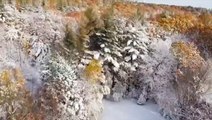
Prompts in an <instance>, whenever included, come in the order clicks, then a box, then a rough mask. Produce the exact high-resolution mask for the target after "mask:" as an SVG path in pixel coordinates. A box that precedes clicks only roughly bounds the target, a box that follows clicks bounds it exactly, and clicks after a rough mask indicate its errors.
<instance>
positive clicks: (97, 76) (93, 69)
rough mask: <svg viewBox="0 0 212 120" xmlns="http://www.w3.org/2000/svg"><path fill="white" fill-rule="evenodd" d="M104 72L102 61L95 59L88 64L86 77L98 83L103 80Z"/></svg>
mask: <svg viewBox="0 0 212 120" xmlns="http://www.w3.org/2000/svg"><path fill="white" fill-rule="evenodd" d="M102 72H103V68H102V65H101V63H100V61H98V60H95V59H94V60H91V62H90V63H89V64H88V65H87V66H86V68H85V71H84V74H85V78H86V79H88V80H89V81H91V82H92V83H96V82H98V81H100V80H101V75H102Z"/></svg>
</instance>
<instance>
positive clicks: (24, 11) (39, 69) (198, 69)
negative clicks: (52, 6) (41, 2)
mask: <svg viewBox="0 0 212 120" xmlns="http://www.w3.org/2000/svg"><path fill="white" fill-rule="evenodd" d="M114 5H115V4H114ZM124 6H125V7H128V9H126V10H130V9H132V7H135V5H134V4H132V6H131V5H129V6H128V5H127V4H126V5H124ZM113 7H115V6H113ZM116 7H118V8H122V7H123V5H121V3H118V4H116ZM111 8H112V7H111ZM118 8H116V9H118ZM77 10H78V11H79V14H77V13H76V14H73V15H72V17H73V16H74V15H75V16H77V17H79V19H80V18H81V17H82V16H81V14H80V12H81V11H84V10H85V9H84V8H83V9H80V8H78V9H77ZM95 10H96V11H93V10H92V9H91V8H89V9H87V12H86V10H85V12H83V15H85V17H87V19H86V20H85V21H80V20H81V19H80V20H79V21H80V22H82V23H83V22H85V24H80V23H78V22H79V21H77V20H75V21H74V20H73V18H68V17H67V16H68V15H70V14H68V15H66V16H64V14H63V13H62V12H59V11H48V10H46V9H45V8H42V7H37V8H30V7H28V8H27V7H20V8H18V9H17V8H16V7H14V6H12V5H4V6H3V7H2V8H1V11H0V35H1V38H0V41H1V43H0V51H1V54H0V70H1V71H2V70H4V69H5V68H20V69H21V71H22V72H23V77H24V80H25V83H26V88H27V90H29V91H30V94H31V95H32V96H31V97H32V98H33V100H32V101H33V102H34V101H36V103H37V104H36V105H37V106H38V107H39V109H38V111H39V112H41V113H44V114H43V115H42V117H44V119H47V120H54V119H55V120H57V119H60V120H67V119H70V120H99V119H100V117H101V113H102V111H103V106H102V99H103V97H105V98H106V99H109V100H113V101H120V100H122V99H124V98H135V99H137V104H139V105H144V104H145V103H146V102H147V101H148V100H150V99H151V100H154V101H155V102H156V103H157V104H158V105H159V107H160V109H161V114H162V115H163V116H164V117H165V118H167V119H173V120H174V119H176V120H178V119H179V120H181V119H188V120H196V119H197V117H199V119H211V116H210V115H209V113H210V112H211V107H210V104H211V63H210V62H208V64H209V65H208V64H206V63H207V62H206V61H205V59H203V57H202V56H201V55H200V53H199V52H198V49H197V48H196V47H195V44H190V42H189V40H188V39H189V38H188V37H187V36H184V35H182V34H180V33H173V32H170V31H168V32H165V31H164V30H163V29H162V28H159V27H157V26H156V25H155V24H154V23H153V22H149V21H148V20H141V21H140V19H137V20H135V21H133V20H132V21H131V20H129V19H127V16H125V17H121V16H113V17H112V18H111V19H110V21H108V22H111V21H112V24H111V25H112V27H111V26H110V27H108V28H107V27H106V26H107V25H104V24H105V23H104V20H102V18H101V17H100V14H101V12H102V11H100V10H99V8H96V9H95ZM113 10H115V8H114V9H113ZM113 10H112V11H113ZM134 10H138V9H136V8H135V9H134ZM116 12H117V11H116ZM86 14H87V15H86ZM69 17H70V16H69ZM180 18H181V17H180ZM180 18H179V19H177V21H176V22H175V23H174V24H173V25H171V27H175V25H176V24H177V25H178V21H181V20H180ZM150 19H154V17H153V18H151V17H150ZM186 19H187V18H186ZM82 20H83V18H82ZM165 21H166V20H165ZM103 23H104V24H103ZM170 23H172V22H170ZM167 24H169V22H168V23H167ZM69 25H71V28H73V31H74V32H73V33H72V34H69V36H68V42H70V43H71V42H72V43H75V42H76V44H75V45H76V46H77V45H79V46H83V47H82V48H83V49H80V51H78V50H77V49H76V48H75V47H70V46H69V45H70V44H66V43H65V42H67V39H66V37H67V33H66V32H67V31H66V28H67V26H69ZM165 25H166V22H165ZM103 26H104V27H103ZM182 27H183V28H182V29H184V27H185V29H187V26H184V24H183V23H182ZM191 27H193V25H191ZM179 29H181V26H180V27H179ZM68 32H69V31H68ZM206 33H210V29H209V32H206ZM179 40H183V42H182V41H181V42H179ZM64 41H65V42H64ZM206 66H207V67H206ZM194 68H195V69H194ZM90 81H94V82H90ZM193 93H195V94H193ZM33 102H32V103H33ZM0 109H1V108H0ZM39 112H38V113H39ZM0 116H7V115H6V113H5V114H4V113H3V112H1V114H0Z"/></svg>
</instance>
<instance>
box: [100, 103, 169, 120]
mask: <svg viewBox="0 0 212 120" xmlns="http://www.w3.org/2000/svg"><path fill="white" fill-rule="evenodd" d="M103 103H104V111H103V119H102V120H165V119H164V118H163V117H162V116H161V115H160V114H159V110H158V106H157V105H156V104H154V103H152V102H147V104H145V105H138V104H136V101H135V100H122V101H121V102H112V101H108V100H104V101H103Z"/></svg>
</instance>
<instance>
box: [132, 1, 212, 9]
mask: <svg viewBox="0 0 212 120" xmlns="http://www.w3.org/2000/svg"><path fill="white" fill-rule="evenodd" d="M136 1H139V2H146V3H156V4H167V5H179V6H193V7H202V8H208V9H212V0H136Z"/></svg>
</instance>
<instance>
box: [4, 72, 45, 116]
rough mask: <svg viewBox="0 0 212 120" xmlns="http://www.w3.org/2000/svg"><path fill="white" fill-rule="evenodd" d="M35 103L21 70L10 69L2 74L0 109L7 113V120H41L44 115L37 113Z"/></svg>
mask: <svg viewBox="0 0 212 120" xmlns="http://www.w3.org/2000/svg"><path fill="white" fill-rule="evenodd" d="M34 103H35V102H34V100H33V98H32V96H31V94H30V92H29V91H28V90H27V89H26V87H25V80H24V77H23V75H22V72H21V71H20V70H19V69H17V68H15V69H8V70H4V71H2V72H1V73H0V108H1V109H3V111H5V116H6V119H7V120H14V119H16V120H29V119H32V120H34V119H38V118H39V119H41V118H42V114H38V113H37V112H36V111H35V104H34Z"/></svg>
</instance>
